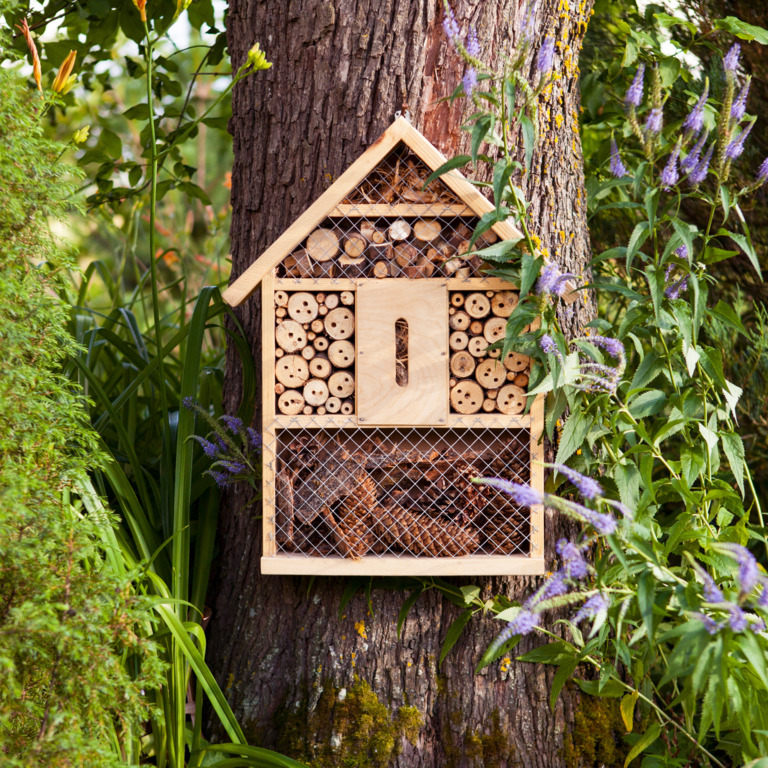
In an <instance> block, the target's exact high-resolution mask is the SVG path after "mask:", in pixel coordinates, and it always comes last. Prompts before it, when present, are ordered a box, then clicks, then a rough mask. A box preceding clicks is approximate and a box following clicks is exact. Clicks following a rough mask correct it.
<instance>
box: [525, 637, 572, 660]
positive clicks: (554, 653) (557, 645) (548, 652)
mask: <svg viewBox="0 0 768 768" xmlns="http://www.w3.org/2000/svg"><path fill="white" fill-rule="evenodd" d="M576 654H577V650H576V648H574V647H573V646H572V645H571V644H570V643H568V642H566V641H565V640H555V642H553V643H547V644H546V645H540V646H539V647H538V648H534V649H533V650H531V651H528V653H524V654H523V655H522V656H518V657H517V658H518V661H527V662H530V663H531V664H557V665H560V664H563V663H565V662H566V661H568V660H569V659H573V658H576Z"/></svg>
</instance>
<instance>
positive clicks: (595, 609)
mask: <svg viewBox="0 0 768 768" xmlns="http://www.w3.org/2000/svg"><path fill="white" fill-rule="evenodd" d="M607 610H608V600H607V598H606V597H605V596H604V595H602V594H601V593H600V592H598V593H597V594H596V595H592V597H590V598H589V600H587V601H586V602H585V603H584V605H582V606H581V608H579V610H578V612H577V613H576V615H575V616H574V617H573V623H574V624H579V623H580V622H582V621H584V619H589V618H591V617H592V616H596V615H597V614H598V613H600V611H607Z"/></svg>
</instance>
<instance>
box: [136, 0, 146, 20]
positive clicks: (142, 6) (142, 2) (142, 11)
mask: <svg viewBox="0 0 768 768" xmlns="http://www.w3.org/2000/svg"><path fill="white" fill-rule="evenodd" d="M133 4H134V5H135V6H136V8H138V11H139V15H140V16H141V20H142V21H146V20H147V0H133Z"/></svg>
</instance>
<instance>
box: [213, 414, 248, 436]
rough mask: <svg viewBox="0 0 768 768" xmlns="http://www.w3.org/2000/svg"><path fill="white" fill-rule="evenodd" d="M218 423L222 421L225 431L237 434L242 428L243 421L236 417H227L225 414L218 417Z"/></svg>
mask: <svg viewBox="0 0 768 768" xmlns="http://www.w3.org/2000/svg"><path fill="white" fill-rule="evenodd" d="M219 420H220V421H223V422H224V424H225V425H226V427H227V429H228V430H230V432H239V431H240V430H241V429H242V428H243V420H242V419H240V418H238V417H237V416H228V415H227V414H226V413H225V414H224V415H223V416H221V417H219Z"/></svg>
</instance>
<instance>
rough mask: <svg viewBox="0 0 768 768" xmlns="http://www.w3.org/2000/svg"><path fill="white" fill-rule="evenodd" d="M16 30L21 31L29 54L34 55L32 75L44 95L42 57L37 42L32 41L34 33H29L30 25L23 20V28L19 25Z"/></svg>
mask: <svg viewBox="0 0 768 768" xmlns="http://www.w3.org/2000/svg"><path fill="white" fill-rule="evenodd" d="M16 29H19V30H21V34H22V35H24V39H25V40H26V41H27V48H29V52H30V53H31V54H32V75H33V76H34V78H35V83H37V90H38V91H40V93H42V92H43V79H42V76H41V70H40V57H39V56H38V55H37V46H36V45H35V41H34V40H33V39H32V33H31V32H30V31H29V24H27V20H26V19H22V20H21V26H18V25H17V27H16Z"/></svg>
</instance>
